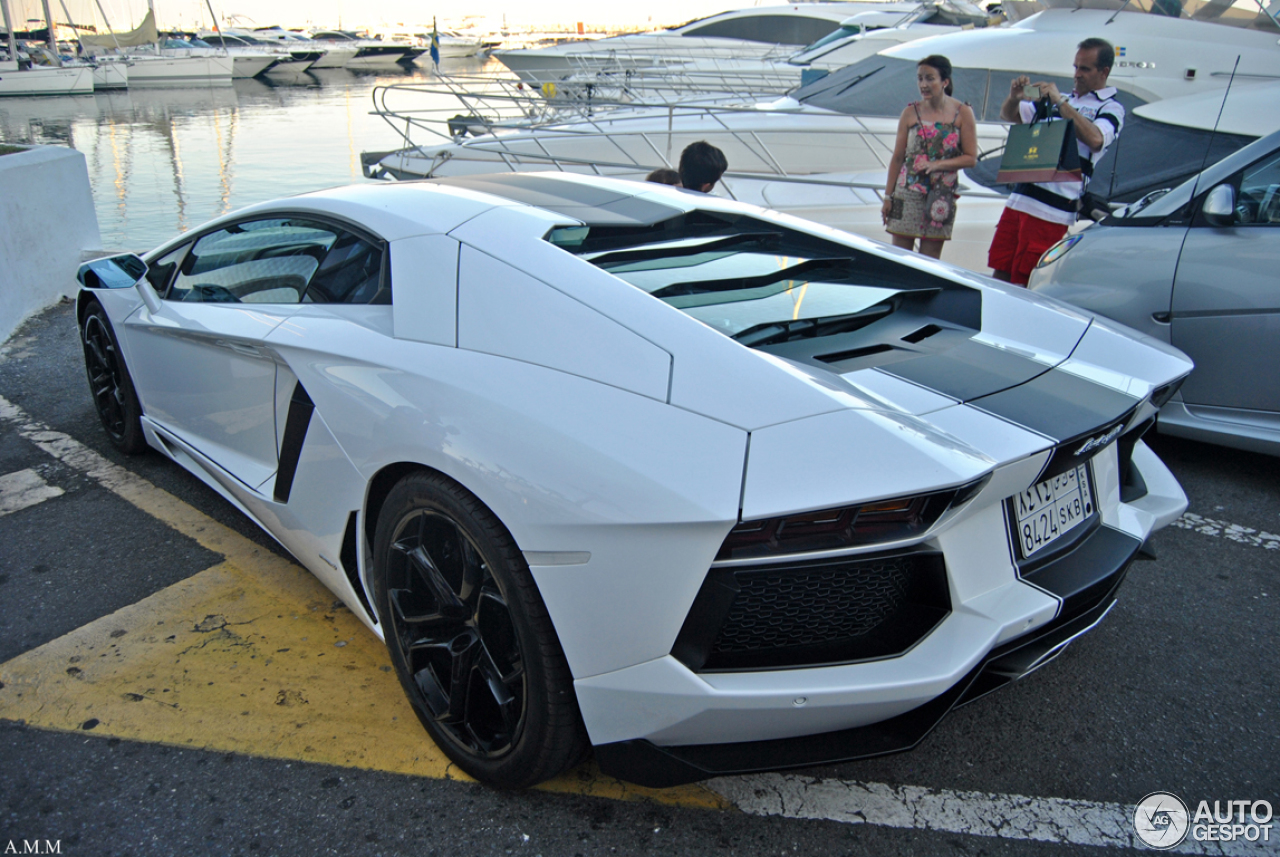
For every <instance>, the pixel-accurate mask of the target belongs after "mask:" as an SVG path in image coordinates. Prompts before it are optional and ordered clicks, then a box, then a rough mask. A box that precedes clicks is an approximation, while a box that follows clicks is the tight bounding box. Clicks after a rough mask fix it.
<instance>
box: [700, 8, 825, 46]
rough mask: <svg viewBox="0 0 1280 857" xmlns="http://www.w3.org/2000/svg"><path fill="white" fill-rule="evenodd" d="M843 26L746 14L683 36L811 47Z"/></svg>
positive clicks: (823, 20)
mask: <svg viewBox="0 0 1280 857" xmlns="http://www.w3.org/2000/svg"><path fill="white" fill-rule="evenodd" d="M839 26H840V24H839V22H838V21H832V20H830V19H826V18H804V17H800V16H798V15H746V16H743V17H740V18H728V19H726V20H721V21H708V22H706V23H705V24H700V25H696V26H692V27H689V28H687V29H683V30H682V31H681V33H680V35H682V36H694V37H698V38H703V37H707V36H713V37H717V38H722V39H742V40H744V41H748V42H765V43H768V44H779V45H807V44H809V43H810V42H816V41H817V40H818V39H820V38H822V37H823V36H825V35H827V34H828V33H830V32H831V31H832V30H835V29H837V28H838V27H839Z"/></svg>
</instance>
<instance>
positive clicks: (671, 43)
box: [493, 0, 914, 85]
mask: <svg viewBox="0 0 1280 857" xmlns="http://www.w3.org/2000/svg"><path fill="white" fill-rule="evenodd" d="M895 5H900V4H895V3H893V2H885V3H879V2H874V0H854V2H838V3H826V2H816V3H794V4H791V5H788V6H752V7H748V8H745V9H734V10H731V11H728V12H721V13H720V14H718V15H712V16H711V17H708V18H701V19H699V20H696V21H690V22H689V23H687V24H683V25H681V26H679V27H674V28H672V29H669V30H661V31H658V32H653V33H637V34H634V35H626V36H612V37H610V38H607V39H595V40H592V41H580V42H566V43H563V44H558V45H551V46H549V47H542V48H527V49H515V50H499V51H494V54H493V55H494V56H496V57H497V58H498V59H499V60H500V61H501V62H502V64H503V65H505V66H506V67H507V68H509V69H510V70H511V71H512V72H514V73H515V74H516V75H517V76H518V77H519V78H520V79H521V80H523V81H525V82H526V83H533V84H537V85H541V84H543V83H548V82H556V81H561V80H563V79H565V78H567V77H570V76H572V75H575V74H581V73H582V72H583V71H595V70H598V69H602V68H604V69H621V70H626V69H628V68H631V69H645V68H654V67H660V66H663V65H667V64H670V63H672V62H687V61H690V60H693V59H704V60H726V61H733V60H744V59H753V60H760V59H765V58H769V57H772V58H776V59H782V58H785V57H786V56H787V55H788V54H790V53H792V52H793V51H794V50H795V49H796V48H798V47H801V46H804V45H808V44H812V43H813V42H816V41H818V40H819V39H821V38H822V37H824V36H826V35H828V34H829V33H831V32H833V31H835V30H838V29H839V28H840V26H841V24H842V23H843V22H844V21H845V20H846V19H848V18H849V16H850V15H852V14H854V13H855V12H858V11H863V12H871V11H878V10H882V9H886V10H891V9H893V8H894V6H895ZM913 5H914V4H913Z"/></svg>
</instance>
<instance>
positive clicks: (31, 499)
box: [0, 470, 66, 515]
mask: <svg viewBox="0 0 1280 857" xmlns="http://www.w3.org/2000/svg"><path fill="white" fill-rule="evenodd" d="M65 493H66V492H65V491H63V490H62V489H61V488H59V487H57V486H56V485H50V484H49V483H48V482H45V481H44V480H43V479H41V478H40V474H39V473H36V472H35V471H34V470H19V471H18V472H17V473H6V474H5V475H4V476H0V515H8V514H9V513H10V512H17V511H18V510H19V509H29V508H31V507H32V506H35V505H38V504H40V503H43V502H44V501H45V500H52V499H53V498H54V497H60V496H62V495H63V494H65Z"/></svg>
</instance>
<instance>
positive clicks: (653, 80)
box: [553, 0, 996, 103]
mask: <svg viewBox="0 0 1280 857" xmlns="http://www.w3.org/2000/svg"><path fill="white" fill-rule="evenodd" d="M851 5H852V4H851ZM859 5H870V4H859ZM877 5H878V6H879V8H876V9H874V10H865V9H864V10H863V11H859V12H858V13H857V14H855V15H851V16H850V17H848V18H846V19H845V20H843V21H841V23H840V26H839V28H837V29H835V30H833V31H832V32H830V33H828V34H826V35H825V36H823V37H822V38H821V39H818V40H817V41H816V42H813V43H812V44H809V45H805V46H804V47H802V48H800V49H799V50H798V51H795V52H794V53H792V54H790V55H789V56H784V57H774V56H770V55H766V56H764V57H745V58H744V57H736V56H735V57H730V58H725V57H718V56H697V55H696V54H695V55H692V56H691V55H689V54H688V52H687V51H681V49H680V46H678V45H677V46H676V47H674V48H672V49H671V52H670V53H665V54H656V53H654V52H653V51H652V50H650V51H647V52H646V51H638V52H637V53H635V54H621V53H618V52H603V51H602V52H595V53H592V52H587V51H586V50H585V48H584V51H583V52H582V53H579V54H575V55H573V56H572V60H573V61H574V63H575V65H576V66H577V68H578V69H579V70H578V71H576V72H575V73H573V74H571V75H568V76H567V77H565V78H562V79H560V80H558V81H555V82H554V84H553V85H554V86H555V87H556V89H557V92H558V93H560V94H562V95H568V94H573V95H575V96H580V95H581V93H582V92H583V91H584V90H586V89H588V88H593V89H594V90H595V92H596V93H598V94H603V95H607V96H610V97H613V98H616V99H619V100H630V101H642V102H645V103H653V102H655V101H660V102H677V101H687V100H690V99H694V100H702V101H705V99H707V98H708V97H715V96H716V95H717V94H724V95H758V96H765V95H768V94H776V95H781V94H784V93H786V92H788V91H789V90H791V89H794V88H795V87H797V86H799V85H801V84H802V83H805V82H806V81H808V80H812V79H816V78H817V77H819V76H821V75H823V74H826V73H827V72H830V71H834V70H836V69H839V68H843V67H845V66H847V65H850V64H852V63H855V62H857V61H859V60H862V59H866V58H867V57H870V56H874V55H875V54H877V53H879V52H880V51H882V50H885V49H886V48H890V47H893V46H894V45H899V44H902V43H904V42H910V41H915V40H916V39H923V38H928V37H930V36H938V35H942V34H944V33H954V32H958V31H960V30H965V29H974V28H978V27H986V26H989V25H992V24H993V23H994V22H995V20H996V19H993V18H992V17H991V16H989V15H988V14H987V13H986V12H985V11H983V9H981V8H980V7H979V6H977V5H976V4H974V3H972V2H969V0H903V2H895V3H885V4H877Z"/></svg>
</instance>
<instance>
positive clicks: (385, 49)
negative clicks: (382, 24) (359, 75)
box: [311, 30, 426, 68]
mask: <svg viewBox="0 0 1280 857" xmlns="http://www.w3.org/2000/svg"><path fill="white" fill-rule="evenodd" d="M311 38H312V39H314V40H315V41H317V42H320V43H322V44H324V45H335V46H340V47H345V48H354V49H355V52H356V53H355V56H353V57H352V58H351V59H350V60H348V61H347V68H394V67H395V66H396V64H397V63H401V62H410V61H412V60H413V59H414V58H415V57H417V56H419V55H420V54H422V53H423V52H424V51H425V50H426V49H425V48H417V47H414V46H413V45H408V44H404V43H400V42H380V41H378V40H376V39H362V38H361V37H360V36H358V35H356V34H355V33H349V32H347V31H346V30H315V31H313V32H312V33H311Z"/></svg>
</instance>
